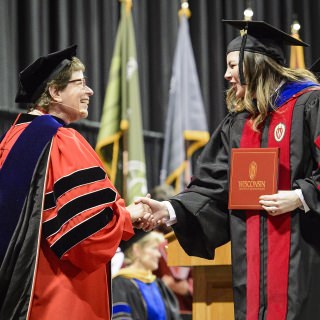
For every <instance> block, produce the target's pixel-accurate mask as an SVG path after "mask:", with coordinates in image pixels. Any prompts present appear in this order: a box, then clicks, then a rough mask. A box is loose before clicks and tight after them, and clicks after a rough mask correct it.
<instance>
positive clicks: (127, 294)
mask: <svg viewBox="0 0 320 320" xmlns="http://www.w3.org/2000/svg"><path fill="white" fill-rule="evenodd" d="M155 282H156V285H157V287H158V289H159V292H160V294H161V296H162V298H163V302H164V305H165V310H166V319H167V320H180V319H181V318H180V313H179V304H178V300H177V298H176V296H175V295H174V293H173V292H172V291H171V290H170V289H169V288H168V287H167V286H166V285H165V284H164V282H163V281H162V280H161V279H158V278H157V279H155ZM112 301H113V304H114V305H117V304H121V306H122V307H125V306H126V305H127V306H129V307H130V310H131V311H130V312H128V313H121V312H118V313H117V314H113V316H112V319H124V318H125V319H134V320H147V319H149V317H148V314H147V306H146V302H145V301H144V298H143V295H142V293H141V292H140V290H139V288H138V286H137V284H136V283H135V282H134V280H133V279H129V278H126V277H122V276H117V277H115V278H114V279H113V280H112Z"/></svg>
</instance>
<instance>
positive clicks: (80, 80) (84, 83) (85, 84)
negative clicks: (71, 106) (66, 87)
mask: <svg viewBox="0 0 320 320" xmlns="http://www.w3.org/2000/svg"><path fill="white" fill-rule="evenodd" d="M86 79H87V77H84V78H79V79H74V80H69V81H68V82H69V83H73V82H78V83H79V85H80V83H81V86H82V88H85V87H86V86H87V81H86Z"/></svg>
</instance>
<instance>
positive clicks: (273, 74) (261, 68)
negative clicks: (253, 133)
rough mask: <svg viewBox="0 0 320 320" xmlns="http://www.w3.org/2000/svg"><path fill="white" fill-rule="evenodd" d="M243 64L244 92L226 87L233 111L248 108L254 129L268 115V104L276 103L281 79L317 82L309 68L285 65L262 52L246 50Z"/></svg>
mask: <svg viewBox="0 0 320 320" xmlns="http://www.w3.org/2000/svg"><path fill="white" fill-rule="evenodd" d="M243 64H244V74H245V75H244V76H245V82H246V83H247V85H246V90H245V95H244V97H242V98H237V97H236V96H235V91H234V90H233V89H232V88H230V89H228V90H227V95H226V103H227V108H228V110H229V111H230V112H241V111H248V112H249V113H250V115H251V120H252V122H253V128H254V129H255V130H258V128H259V126H260V125H261V124H262V123H263V122H264V120H265V119H266V117H267V114H268V110H269V108H270V107H271V108H273V107H274V105H273V102H274V101H275V98H276V94H277V89H278V88H279V86H280V85H281V84H282V82H286V81H295V82H303V81H313V82H315V83H317V82H318V81H317V79H316V77H315V76H314V75H313V74H312V73H311V72H310V71H308V70H302V69H299V70H295V69H290V68H286V67H284V66H281V65H280V64H278V63H277V62H276V61H275V60H273V59H272V58H269V57H268V56H265V55H262V54H260V53H253V52H247V51H246V52H245V53H244V61H243ZM255 101H256V102H255Z"/></svg>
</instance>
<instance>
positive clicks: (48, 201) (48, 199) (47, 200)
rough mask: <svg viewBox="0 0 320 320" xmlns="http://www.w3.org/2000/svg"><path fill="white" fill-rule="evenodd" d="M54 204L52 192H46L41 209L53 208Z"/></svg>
mask: <svg viewBox="0 0 320 320" xmlns="http://www.w3.org/2000/svg"><path fill="white" fill-rule="evenodd" d="M55 206H56V200H55V198H54V193H53V192H48V193H47V194H46V196H45V197H44V205H43V210H48V209H50V208H54V207H55Z"/></svg>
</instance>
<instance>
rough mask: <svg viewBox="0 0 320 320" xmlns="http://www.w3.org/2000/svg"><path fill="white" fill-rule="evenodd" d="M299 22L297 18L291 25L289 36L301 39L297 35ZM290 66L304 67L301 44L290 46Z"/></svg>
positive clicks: (292, 67) (295, 67)
mask: <svg viewBox="0 0 320 320" xmlns="http://www.w3.org/2000/svg"><path fill="white" fill-rule="evenodd" d="M299 29H300V24H299V22H298V21H297V20H295V21H294V22H293V24H292V25H291V36H292V37H294V38H296V39H298V40H301V39H300V37H299ZM289 65H290V68H291V69H305V63H304V52H303V47H301V46H291V48H290V64H289Z"/></svg>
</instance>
